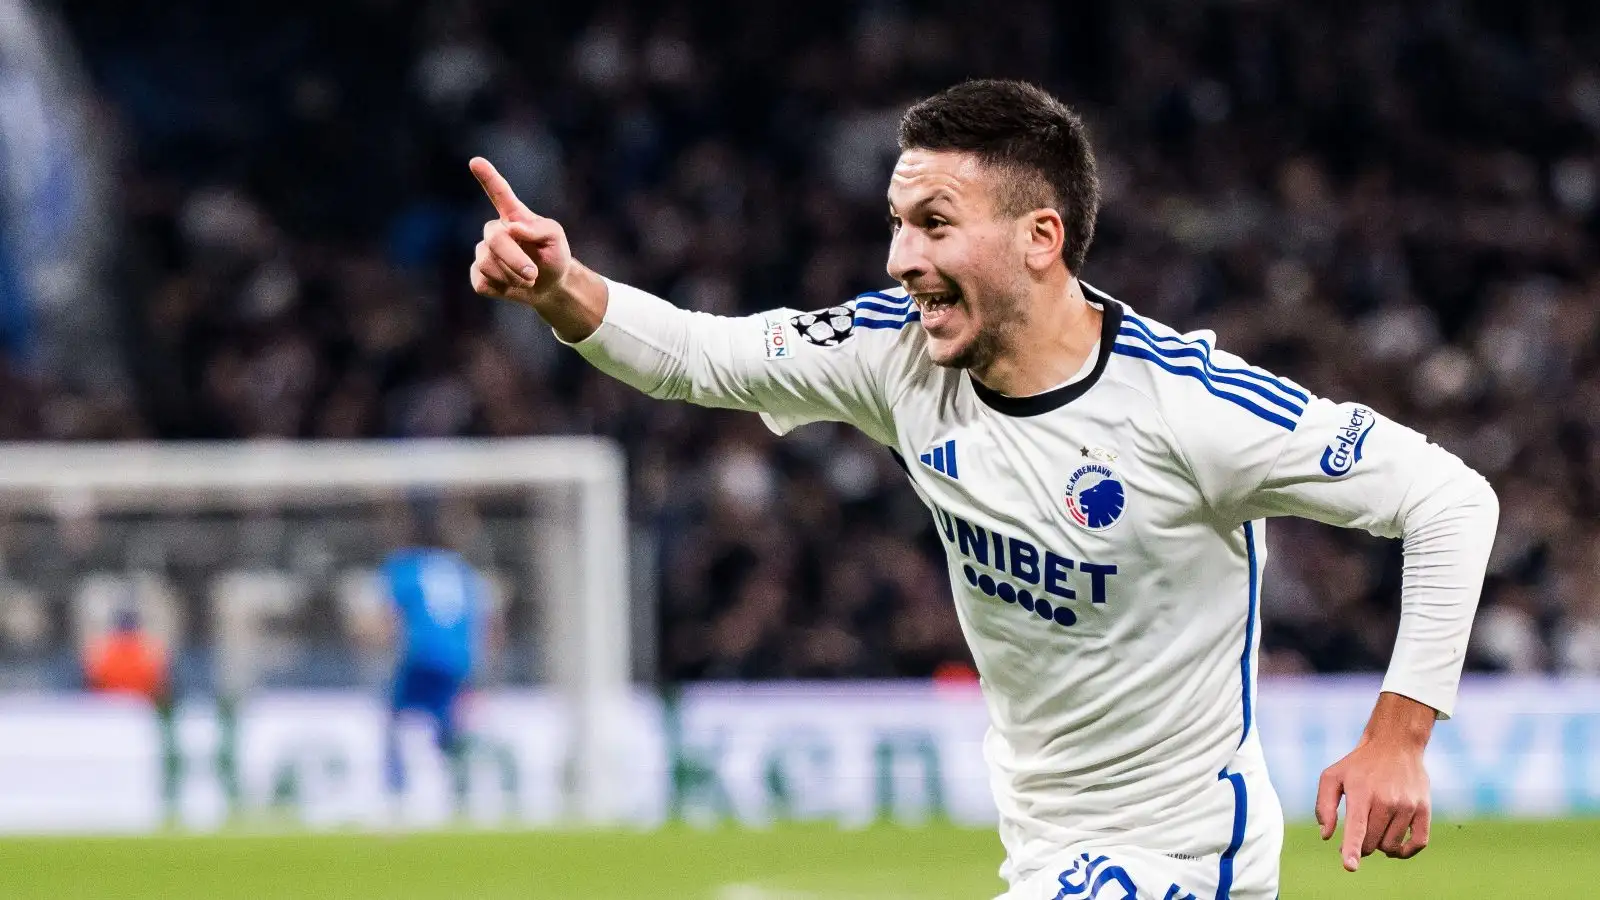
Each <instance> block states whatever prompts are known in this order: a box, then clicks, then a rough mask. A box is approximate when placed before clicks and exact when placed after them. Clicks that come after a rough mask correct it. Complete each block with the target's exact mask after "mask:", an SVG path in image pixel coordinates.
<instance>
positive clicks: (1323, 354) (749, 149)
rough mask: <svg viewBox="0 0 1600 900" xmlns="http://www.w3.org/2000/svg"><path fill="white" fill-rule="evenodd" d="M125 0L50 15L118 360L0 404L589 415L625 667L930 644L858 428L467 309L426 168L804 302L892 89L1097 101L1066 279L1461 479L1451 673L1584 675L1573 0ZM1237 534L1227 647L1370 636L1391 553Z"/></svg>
mask: <svg viewBox="0 0 1600 900" xmlns="http://www.w3.org/2000/svg"><path fill="white" fill-rule="evenodd" d="M143 6H144V5H143V4H130V3H125V2H120V0H64V2H63V3H62V5H61V7H62V10H63V15H64V17H65V20H66V22H67V25H68V27H69V31H70V33H71V34H72V35H73V37H74V38H75V40H76V41H77V43H78V45H79V48H80V50H81V52H82V53H83V55H84V57H85V60H86V65H87V67H88V69H89V71H90V73H91V76H92V80H93V83H94V84H95V86H96V91H97V93H98V97H99V100H98V102H99V103H100V104H101V109H100V111H99V116H98V118H97V121H98V122H100V123H102V125H101V131H100V135H99V136H100V138H101V139H103V141H104V142H105V144H106V146H108V147H110V148H113V155H114V158H115V160H116V162H115V165H116V169H117V184H118V192H117V198H118V200H117V202H118V212H117V214H116V216H115V217H114V219H115V220H114V221H110V222H93V223H84V225H85V227H87V228H97V229H111V230H112V231H113V233H114V234H115V236H116V238H115V241H116V245H117V246H118V248H119V251H118V256H117V259H116V260H115V263H114V272H115V278H114V279H112V285H113V286H112V292H113V295H114V297H113V299H114V300H115V304H114V306H115V309H116V310H118V311H119V312H118V315H120V316H121V317H122V321H121V323H120V332H121V334H122V335H123V336H124V338H125V340H124V342H123V343H122V345H121V347H120V353H121V360H120V363H119V370H120V371H121V372H122V375H121V377H120V379H114V380H110V381H105V380H101V381H100V382H98V383H95V384H87V383H74V382H73V381H72V380H71V379H69V378H63V377H61V376H59V375H58V374H56V373H53V372H50V371H38V370H34V369H30V368H29V367H28V366H26V365H24V364H22V363H20V362H19V361H17V360H12V361H10V362H8V363H7V364H6V365H4V366H0V437H3V438H5V439H25V440H78V439H95V438H130V437H159V438H169V439H198V438H266V437H307V438H352V437H376V436H426V435H525V434H542V433H556V432H569V431H581V432H597V433H601V434H608V435H612V436H615V437H617V438H619V439H621V440H622V441H623V442H625V444H626V445H627V448H628V450H629V454H630V458H631V460H632V466H633V485H634V492H633V503H634V515H635V521H636V523H637V524H638V525H639V526H641V527H643V528H646V529H649V530H650V532H651V533H653V534H654V535H656V536H657V538H658V540H657V545H658V547H659V562H660V569H661V573H662V574H661V585H660V612H661V620H660V628H661V631H660V645H659V659H660V668H661V673H662V675H663V677H665V678H669V679H694V678H769V677H795V676H799V677H852V676H886V675H912V676H920V675H929V674H933V673H936V672H938V671H939V670H941V669H942V668H947V667H949V666H952V665H954V666H960V665H961V664H962V661H963V660H965V659H966V651H965V649H964V646H963V642H962V639H961V635H960V632H959V629H958V627H957V623H956V619H955V616H954V612H953V610H952V606H951V602H950V599H949V598H950V595H949V588H948V586H947V585H946V582H945V574H944V568H943V562H942V551H941V548H940V545H939V542H938V541H937V539H936V538H935V536H934V534H933V531H932V528H931V522H930V517H929V516H928V514H927V512H926V511H925V509H923V508H922V507H921V506H920V504H919V503H918V502H917V500H916V499H915V497H914V496H913V495H912V493H911V492H910V490H908V488H907V485H906V484H905V480H904V476H903V475H902V474H901V473H900V472H899V471H898V470H897V469H896V467H895V465H894V464H893V462H892V461H891V459H890V457H889V455H888V453H887V452H885V451H884V450H882V449H881V448H879V447H877V446H875V445H873V444H871V442H869V441H868V440H867V439H865V438H864V437H862V436H861V435H859V434H856V433H853V432H851V431H850V430H848V429H846V428H843V427H835V426H831V425H814V426H810V427H808V428H805V429H802V430H801V431H800V432H798V433H797V434H795V435H794V436H791V437H788V438H785V439H783V440H781V441H780V440H778V439H776V438H774V437H772V436H771V435H770V434H768V433H767V432H766V430H765V429H764V427H763V426H762V425H761V423H760V422H759V421H758V419H757V418H756V417H755V416H751V415H743V414H736V413H730V412H714V411H706V410H700V409H695V408H691V407H688V406H684V405H674V404H666V403H660V402H656V401H652V400H648V399H646V398H644V397H641V396H636V395H634V394H633V393H632V392H631V391H629V390H628V389H625V388H623V387H621V386H620V385H618V384H615V383H613V382H610V381H608V380H607V379H605V378H603V377H600V376H598V375H596V374H595V373H593V372H591V371H589V370H588V369H587V368H586V367H585V366H583V365H582V364H581V361H579V360H578V359H577V358H576V356H575V354H572V353H571V352H570V351H567V350H566V349H565V348H562V347H560V346H559V345H557V344H556V343H555V342H554V341H553V340H552V339H551V338H550V336H549V335H548V333H547V332H546V331H545V330H544V329H543V328H542V327H541V326H540V324H539V322H538V321H537V319H536V317H535V316H534V315H533V314H531V313H530V312H527V311H524V310H520V309H516V308H512V307H509V306H500V307H497V306H495V305H493V304H491V303H490V302H488V301H485V300H482V299H480V298H477V297H475V296H474V295H473V294H472V293H471V291H470V289H469V287H468V284H467V274H466V273H467V267H468V265H469V263H470V261H471V257H472V245H473V243H474V242H475V241H476V240H477V238H478V232H479V230H480V228H481V226H482V223H483V221H484V220H485V219H486V218H487V217H488V216H490V215H491V209H490V207H489V205H488V204H487V202H486V201H485V200H484V199H483V197H482V196H481V194H480V193H479V192H478V188H477V185H476V184H475V182H474V181H473V180H472V178H471V176H470V175H469V173H468V172H467V169H466V160H467V159H468V158H469V157H470V156H472V155H474V154H482V155H485V156H487V157H489V158H490V159H492V160H494V161H495V162H496V163H497V165H498V166H499V167H500V169H501V171H502V172H504V173H505V174H506V175H507V177H508V178H509V180H510V181H511V183H512V184H513V186H514V187H515V188H516V189H517V190H518V192H519V193H520V195H521V196H522V197H523V198H524V199H525V200H526V201H527V202H528V204H529V205H530V206H532V207H533V208H534V209H535V210H537V211H539V212H541V213H545V214H548V215H552V216H556V217H558V218H559V219H560V220H561V221H562V222H563V224H564V225H565V226H566V229H567V231H568V234H569V235H570V237H571V241H572V244H573V247H574V249H575V251H576V252H577V254H578V255H579V256H580V258H582V259H584V260H585V261H586V262H587V263H588V264H589V265H591V266H592V267H593V268H596V269H598V270H599V271H601V272H604V273H606V274H608V275H612V276H614V277H617V278H620V279H623V280H629V281H632V282H634V283H636V284H639V285H641V286H643V287H646V288H649V289H651V290H653V291H655V292H657V293H659V294H661V295H663V296H665V297H668V298H670V299H671V300H673V301H674V302H676V303H677V304H679V305H680V306H685V307H691V308H694V309H699V310H705V311H711V312H717V313H729V314H736V313H747V312H754V311H758V310H761V309H764V308H770V307H776V306H787V307H792V308H797V309H813V308H819V307H826V306H829V305H833V304H835V303H837V302H840V301H841V299H843V298H848V297H850V296H852V295H853V294H854V293H855V292H858V291H862V290H870V289H881V288H882V287H884V286H885V285H886V284H887V277H886V276H885V274H884V271H883V263H884V255H885V252H886V246H887V240H886V238H887V233H886V229H885V226H884V224H883V204H884V201H883V191H884V188H885V184H886V175H887V172H888V168H889V166H890V164H891V163H892V160H893V158H894V155H895V146H894V127H895V123H896V120H897V117H898V114H899V112H900V110H901V109H903V108H904V105H905V104H906V103H907V102H909V101H911V100H913V99H915V98H917V97H919V96H922V95H924V94H927V93H930V92H932V91H935V90H937V89H939V88H941V87H944V86H947V85H949V84H951V83H953V82H955V81H957V80H959V79H961V78H964V77H968V76H973V75H986V76H1010V77H1022V78H1028V79H1030V80H1034V81H1036V82H1039V83H1041V84H1043V85H1045V86H1047V87H1049V88H1050V89H1052V90H1054V91H1055V92H1057V93H1058V94H1059V95H1060V96H1062V97H1063V98H1064V99H1066V100H1067V101H1068V102H1070V103H1071V104H1073V105H1074V106H1076V107H1077V108H1078V109H1079V110H1080V111H1081V112H1082V113H1083V115H1084V116H1085V118H1086V120H1087V122H1088V123H1089V124H1090V127H1091V133H1092V136H1093V138H1094V141H1095V145H1096V148H1097V150H1098V153H1099V158H1100V165H1101V172H1102V178H1103V187H1104V193H1105V204H1104V212H1103V214H1102V216H1101V219H1100V227H1099V233H1098V237H1097V239H1096V242H1095V245H1094V247H1093V249H1092V251H1091V253H1090V256H1089V262H1088V265H1087V267H1086V271H1085V272H1084V273H1083V275H1084V277H1085V279H1086V280H1088V281H1089V282H1090V283H1092V284H1095V285H1096V286H1098V287H1100V288H1102V289H1104V290H1106V291H1108V292H1110V293H1111V294H1112V295H1114V296H1117V297H1119V298H1121V299H1123V300H1125V301H1126V302H1128V303H1130V304H1131V305H1132V306H1133V307H1134V308H1135V309H1137V310H1139V311H1140V312H1141V313H1144V314H1147V315H1149V316H1152V317H1155V318H1158V319H1161V320H1164V321H1166V322H1168V323H1170V324H1172V325H1174V326H1178V327H1183V328H1199V327H1210V328H1214V329H1215V330H1216V331H1217V332H1218V333H1219V334H1220V336H1221V341H1222V343H1223V345H1224V346H1226V347H1228V348H1229V349H1231V350H1233V351H1235V352H1237V353H1239V354H1241V355H1243V356H1244V357H1246V358H1247V359H1250V360H1251V361H1252V362H1255V363H1257V364H1260V365H1263V366H1266V367H1268V368H1271V369H1273V370H1275V371H1277V372H1278V373H1280V374H1283V375H1286V376H1289V377H1292V378H1294V379H1296V380H1297V381H1299V382H1301V383H1303V384H1305V385H1307V386H1309V387H1310V388H1311V389H1312V390H1314V391H1316V392H1317V393H1319V394H1322V395H1324V396H1328V397H1331V398H1333V399H1335V400H1347V399H1359V400H1362V401H1365V402H1367V403H1370V404H1371V405H1373V406H1374V407H1376V408H1377V409H1379V410H1381V411H1383V412H1385V413H1387V414H1388V415H1390V416H1393V417H1395V418H1398V419H1400V420H1401V421H1403V422H1406V423H1407V424H1410V425H1412V426H1413V427H1415V428H1417V429H1418V430H1420V431H1423V432H1425V433H1427V434H1428V435H1429V436H1430V437H1432V438H1433V439H1435V440H1436V441H1438V442H1440V443H1441V444H1443V445H1444V446H1446V447H1447V448H1449V449H1451V450H1453V451H1455V452H1457V453H1458V454H1460V455H1461V456H1463V457H1464V458H1465V459H1466V460H1467V461H1468V462H1469V463H1471V464H1472V465H1473V466H1475V467H1477V468H1478V469H1479V470H1480V471H1482V472H1484V473H1485V474H1487V475H1489V476H1490V477H1491V478H1492V479H1493V481H1494V483H1495V485H1496V487H1497V489H1498V491H1499V493H1500V498H1501V503H1502V508H1503V513H1502V522H1501V533H1500V538H1499V542H1498V544H1497V546H1496V550H1495V556H1494V559H1493V561H1492V564H1491V572H1490V578H1489V583H1488V588H1487V590H1486V593H1485V597H1484V607H1483V611H1482V613H1481V617H1480V623H1479V626H1478V631H1477V633H1476V635H1475V638H1474V644H1473V650H1472V658H1471V664H1472V666H1473V667H1474V668H1483V669H1496V670H1509V671H1527V672H1538V671H1557V670H1581V671H1591V672H1593V671H1600V253H1597V237H1600V56H1596V54H1595V53H1594V52H1593V49H1594V48H1595V47H1597V46H1600V7H1595V6H1594V5H1592V4H1589V3H1586V2H1582V0H1573V2H1567V3H1546V4H1523V5H1514V4H1506V3H1489V2H1476V3H1475V2H1469V0H1438V2H1419V3H1412V4H1390V3H1385V2H1363V0H1358V2H1352V3H1342V4H1324V3H1312V2H1309V0H1307V2H1288V0H1277V2H1274V0H1257V2H1205V3H1186V2H1161V3H1148V4H1139V3H1122V4H1106V3H1097V4H1089V3H1085V4H1067V3H1055V2H1048V0H1013V2H1010V3H1006V4H1002V5H998V6H997V5H993V4H969V3H960V2H953V0H952V2H867V3H855V2H844V0H821V2H814V3H808V4H803V5H799V6H795V5H789V6H785V7H781V8H780V7H772V6H769V5H766V4H746V3H736V2H728V0H707V2H667V3H662V4H648V5H647V4H637V5H636V6H630V5H628V4H603V5H599V6H592V7H591V6H590V5H588V4H567V5H563V4H529V3H514V2H510V0H438V2H432V3H407V2H400V0H352V2H348V3H341V4H318V5H311V4H302V3H294V2H291V3H272V4H267V3H262V2H257V0H240V2H235V3H229V4H201V3H197V2H178V3H171V4H165V5H164V6H163V10H162V13H161V15H150V14H149V13H148V11H147V10H145V9H144V8H143ZM646 10H648V11H646ZM1270 540H1271V544H1272V547H1273V549H1274V550H1275V554H1274V556H1273V560H1272V563H1271V564H1270V566H1269V572H1270V575H1269V577H1268V579H1267V582H1266V586H1267V587H1266V596H1265V600H1264V610H1265V612H1264V622H1265V629H1264V632H1263V641H1264V650H1265V657H1264V661H1263V668H1264V670H1266V671H1280V672H1282V671H1343V670H1371V669H1378V668H1382V666H1383V665H1384V664H1385V662H1386V660H1387V657H1388V649H1389V646H1390V642H1391V641H1392V639H1393V633H1394V628H1395V623H1396V620H1397V615H1398V598H1399V588H1400V580H1401V579H1400V549H1399V547H1398V546H1397V545H1395V544H1393V543H1390V542H1380V541H1377V540H1375V539H1370V538H1368V537H1366V536H1365V535H1360V534H1350V533H1345V532H1338V531H1334V530H1332V529H1328V528H1325V527H1322V526H1317V525H1312V524H1308V523H1303V522H1290V521H1284V522H1281V523H1275V524H1274V525H1273V526H1272V528H1271V529H1270Z"/></svg>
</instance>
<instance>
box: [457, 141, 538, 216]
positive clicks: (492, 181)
mask: <svg viewBox="0 0 1600 900" xmlns="http://www.w3.org/2000/svg"><path fill="white" fill-rule="evenodd" d="M467 168H469V169H471V170H472V174H473V176H474V177H476V178H477V179H478V184H480V185H482V186H483V192H484V193H485V194H488V195H489V202H490V203H493V204H494V211H495V212H497V213H499V214H500V218H502V219H504V220H506V221H507V222H515V221H523V222H529V221H532V220H533V219H534V218H536V217H535V216H534V214H533V211H532V210H530V209H528V207H526V206H524V205H523V203H522V201H521V200H518V199H517V194H516V192H515V191H513V190H511V184H510V182H508V181H506V179H505V176H503V175H501V174H500V171H499V170H498V169H496V168H495V167H494V164H493V163H491V162H489V161H488V160H487V159H484V158H483V157H481V156H474V157H473V158H472V161H471V162H469V163H467Z"/></svg>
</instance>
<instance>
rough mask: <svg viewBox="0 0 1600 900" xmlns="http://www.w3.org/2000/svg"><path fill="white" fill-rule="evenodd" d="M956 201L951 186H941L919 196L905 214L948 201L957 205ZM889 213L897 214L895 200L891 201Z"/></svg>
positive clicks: (947, 202)
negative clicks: (927, 194) (923, 195)
mask: <svg viewBox="0 0 1600 900" xmlns="http://www.w3.org/2000/svg"><path fill="white" fill-rule="evenodd" d="M955 202H956V196H955V194H953V193H951V192H950V190H949V188H940V189H939V190H937V191H934V192H933V193H932V194H930V195H929V196H926V197H922V198H919V199H918V200H917V201H916V202H915V203H912V204H911V208H910V209H908V210H906V212H905V214H906V215H910V214H911V213H914V212H916V211H917V210H920V209H922V208H923V207H927V206H933V205H934V204H936V203H946V204H949V205H952V206H953V205H955ZM889 215H891V216H893V215H896V213H895V209H894V201H892V200H891V201H889Z"/></svg>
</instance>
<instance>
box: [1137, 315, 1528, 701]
mask: <svg viewBox="0 0 1600 900" xmlns="http://www.w3.org/2000/svg"><path fill="white" fill-rule="evenodd" d="M1127 318H1128V319H1129V320H1130V322H1131V326H1132V331H1130V330H1129V329H1127V328H1125V329H1124V334H1125V335H1127V337H1123V338H1119V345H1118V349H1119V352H1126V353H1129V354H1130V355H1139V356H1145V357H1147V358H1148V357H1149V356H1150V355H1151V354H1154V355H1156V356H1158V357H1160V359H1161V361H1163V362H1164V363H1165V365H1167V366H1186V367H1187V368H1186V369H1184V370H1183V372H1184V374H1188V375H1190V376H1191V377H1188V378H1179V379H1169V380H1168V381H1166V382H1163V384H1164V385H1167V386H1168V389H1171V390H1175V391H1185V392H1187V393H1185V394H1178V395H1174V396H1172V397H1170V398H1168V402H1166V403H1165V404H1163V408H1164V409H1166V410H1167V411H1168V424H1169V426H1170V427H1171V429H1172V431H1173V433H1174V436H1175V438H1176V440H1177V442H1178V444H1179V446H1180V448H1181V452H1182V455H1183V457H1184V458H1185V460H1186V461H1187V463H1188V467H1189V468H1190V470H1191V474H1192V476H1193V478H1194V479H1195V482H1196V484H1197V486H1198V487H1199V489H1200V492H1201V494H1202V495H1203V496H1204V497H1205V499H1206V503H1207V505H1208V506H1209V508H1210V515H1211V517H1212V518H1213V519H1214V520H1215V521H1216V523H1217V525H1218V526H1219V527H1221V528H1226V529H1232V528H1237V527H1239V526H1240V525H1241V524H1242V523H1244V522H1248V521H1251V520H1254V519H1260V518H1266V517H1270V516H1299V517H1302V518H1307V519H1313V520H1315V521H1318V522H1325V523H1327V524H1330V525H1338V526H1340V527H1344V528H1361V529H1364V530H1366V531H1368V532H1371V533H1372V534H1375V535H1379V536H1382V537H1391V538H1392V537H1399V538H1402V539H1403V540H1404V548H1405V571H1404V579H1403V583H1402V587H1401V606H1400V628H1399V632H1398V635H1397V637H1396V640H1395V647H1394V653H1393V655H1392V656H1391V658H1390V663H1389V670H1388V674H1387V676H1386V677H1385V679H1384V690H1387V691H1392V692H1394V693H1397V694H1402V695H1404V696H1407V697H1410V698H1412V699H1414V700H1417V701H1419V702H1422V703H1425V704H1427V705H1428V706H1431V707H1433V708H1434V709H1435V710H1437V711H1438V712H1439V715H1440V716H1442V717H1445V718H1448V717H1449V716H1450V714H1451V712H1452V711H1453V710H1454V708H1455V699H1456V692H1457V689H1458V688H1459V687H1460V681H1461V670H1462V666H1463V663H1464V662H1465V659H1466V651H1467V641H1468V639H1469V638H1470V637H1471V634H1472V620H1473V616H1474V615H1475V613H1476V612H1477V607H1478V596H1479V593H1480V592H1481V590H1482V587H1483V576H1484V570H1485V569H1486V568H1487V566H1488V560H1489V551H1490V548H1491V546H1492V544H1493V543H1494V532H1495V526H1496V524H1497V522H1498V519H1499V503H1498V501H1497V500H1496V499H1495V495H1494V491H1493V490H1492V489H1491V488H1490V487H1489V483H1488V482H1487V481H1485V480H1484V479H1483V477H1482V476H1480V475H1479V474H1478V473H1477V472H1474V471H1472V469H1470V468H1468V467H1467V465H1466V464H1465V463H1463V462H1462V461H1461V460H1460V459H1458V458H1457V457H1455V456H1454V455H1453V454H1451V453H1450V452H1448V451H1446V450H1445V449H1444V448H1442V447H1439V446H1438V445H1436V444H1431V443H1429V442H1428V440H1427V438H1425V437H1423V436H1422V435H1421V434H1418V433H1417V432H1416V431H1413V430H1412V429H1410V428H1407V427H1405V426H1404V425H1401V424H1399V423H1398V422H1395V421H1393V420H1391V419H1388V418H1386V417H1384V416H1383V415H1381V414H1379V413H1377V412H1376V411H1374V410H1373V409H1372V408H1371V407H1368V406H1365V405H1362V404H1358V403H1343V404H1338V403H1333V402H1331V401H1328V400H1325V399H1323V398H1320V397H1316V396H1313V395H1312V394H1311V393H1310V392H1309V391H1307V390H1306V389H1305V388H1303V387H1301V386H1300V385H1298V384H1295V383H1294V382H1292V381H1289V380H1287V379H1282V378H1278V377H1277V376H1275V375H1273V374H1272V373H1270V372H1267V371H1265V370H1262V369H1259V368H1256V367H1254V366H1250V365H1248V364H1247V363H1245V361H1244V360H1242V359H1240V358H1239V357H1237V356H1235V355H1233V354H1231V353H1226V352H1224V351H1223V350H1221V349H1220V348H1217V347H1215V346H1214V344H1215V340H1216V337H1215V335H1213V334H1211V333H1210V332H1196V333H1194V334H1189V335H1181V336H1180V335H1175V334H1164V333H1162V334H1158V333H1157V332H1154V331H1152V330H1151V326H1149V325H1148V324H1145V323H1143V322H1142V320H1140V319H1139V318H1138V317H1137V316H1133V315H1131V314H1130V315H1128V316H1127ZM1124 345H1126V346H1125V347H1124ZM1156 348H1159V349H1156ZM1219 401H1227V402H1219Z"/></svg>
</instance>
